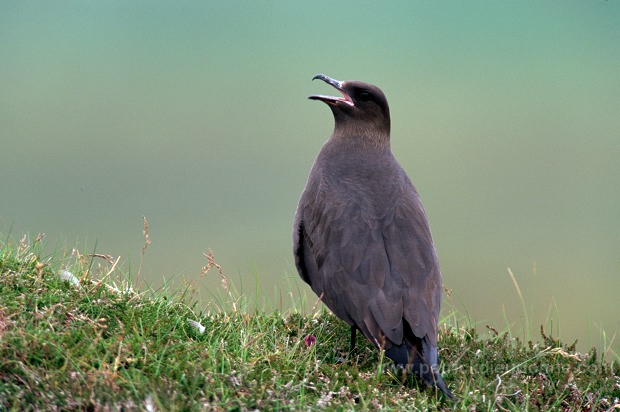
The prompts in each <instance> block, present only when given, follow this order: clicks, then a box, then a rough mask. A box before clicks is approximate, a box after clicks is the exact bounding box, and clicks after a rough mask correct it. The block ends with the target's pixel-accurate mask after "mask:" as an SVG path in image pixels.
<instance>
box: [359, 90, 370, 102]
mask: <svg viewBox="0 0 620 412" xmlns="http://www.w3.org/2000/svg"><path fill="white" fill-rule="evenodd" d="M359 98H360V99H362V100H370V92H369V91H368V90H362V91H360V92H359Z"/></svg>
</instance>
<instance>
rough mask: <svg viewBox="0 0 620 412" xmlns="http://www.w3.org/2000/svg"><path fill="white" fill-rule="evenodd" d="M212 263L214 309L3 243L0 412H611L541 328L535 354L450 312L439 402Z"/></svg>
mask: <svg viewBox="0 0 620 412" xmlns="http://www.w3.org/2000/svg"><path fill="white" fill-rule="evenodd" d="M145 226H146V225H145ZM145 235H146V233H145ZM207 258H208V259H209V264H208V265H207V267H205V274H206V273H207V272H208V271H209V270H211V269H213V268H215V269H216V270H218V271H219V276H221V277H222V280H223V286H225V287H226V288H225V289H223V290H224V291H225V293H224V295H223V296H224V297H225V300H224V301H222V302H220V304H219V305H218V306H215V307H211V308H210V309H209V310H205V309H201V308H199V307H198V304H197V302H196V301H195V300H193V298H192V297H191V295H190V294H189V293H187V289H172V288H169V287H166V286H165V287H163V288H161V289H159V290H158V291H153V290H150V289H147V290H145V291H142V292H138V291H136V290H134V289H133V288H132V283H131V281H130V279H128V278H127V276H126V275H124V274H123V273H121V272H120V269H119V268H118V266H117V264H118V260H116V261H115V260H113V259H112V258H111V257H107V256H102V255H81V254H79V252H76V251H74V253H72V255H71V256H69V257H63V256H60V255H59V254H53V255H51V256H45V255H44V253H43V248H42V246H41V241H40V239H37V240H35V241H32V242H26V241H25V239H23V240H22V241H21V242H17V243H14V242H10V241H8V240H7V241H5V242H4V243H3V244H2V245H0V410H7V411H22V410H68V411H70V410H87V411H108V410H110V411H117V410H123V411H127V410H147V411H176V410H183V411H186V410H188V411H193V410H207V411H210V410H215V411H219V410H237V411H245V410H255V409H258V410H315V409H324V410H376V409H384V410H399V411H400V410H463V411H496V410H498V411H521V410H533V411H535V410H541V411H542V410H544V411H547V410H562V411H565V410H570V411H576V410H587V411H609V410H619V409H620V400H619V399H618V398H620V377H619V374H620V371H619V370H620V362H619V361H618V360H617V359H616V360H614V361H613V362H606V361H604V360H603V359H602V357H601V356H599V355H598V354H597V351H596V350H594V349H593V350H591V351H590V352H589V353H587V354H580V353H577V352H576V351H575V348H574V345H564V344H562V343H561V342H559V341H558V340H557V339H555V338H553V337H552V336H550V335H548V334H546V333H545V331H544V330H542V329H541V337H540V341H539V342H538V343H535V342H522V341H520V340H519V339H516V338H514V337H512V336H511V334H510V333H508V332H503V333H499V332H496V330H495V329H494V328H492V327H489V329H488V330H490V331H491V332H492V336H491V337H490V338H484V339H483V338H480V337H479V331H478V330H476V329H475V328H474V327H472V326H471V325H470V322H469V321H468V319H467V318H466V317H464V316H463V315H461V314H459V313H457V312H454V311H453V312H451V313H450V314H449V315H448V316H447V317H446V318H444V319H442V321H441V324H442V327H441V331H440V358H441V360H442V365H441V369H442V373H443V376H444V379H445V381H446V382H447V383H448V385H449V386H450V388H451V389H452V391H453V392H454V393H455V394H456V395H457V396H458V399H457V400H456V401H455V402H451V401H447V400H445V399H444V398H443V397H442V396H441V395H440V394H438V393H437V392H436V391H435V390H432V389H428V388H426V387H425V386H424V385H423V384H420V382H419V381H417V380H416V379H414V378H412V377H404V376H401V375H400V373H399V372H397V371H395V370H393V369H392V368H391V367H390V362H389V360H385V359H383V357H382V356H381V354H380V353H379V352H378V351H376V350H375V349H374V348H373V347H371V346H370V345H369V344H368V342H366V341H365V340H364V339H363V338H362V337H360V338H359V339H358V342H357V345H358V349H357V351H356V353H355V354H353V355H349V354H347V348H348V345H349V342H348V339H349V329H348V327H347V326H346V325H345V324H344V323H343V322H341V321H340V320H338V319H336V318H335V317H333V316H332V315H331V314H329V313H327V312H326V311H324V310H322V309H313V310H312V311H310V312H309V313H303V312H301V311H300V310H295V309H292V310H290V311H287V312H284V313H282V312H278V311H275V312H272V313H266V312H264V311H253V310H251V309H248V308H249V307H250V305H247V304H246V300H245V299H246V298H245V297H243V296H239V295H238V294H236V293H235V292H234V290H233V288H232V285H230V282H229V281H228V279H227V278H226V277H225V276H224V274H223V273H222V269H221V267H219V266H218V265H217V263H216V262H215V260H214V259H213V255H212V254H209V255H207ZM60 271H65V272H60ZM59 273H62V276H63V278H65V279H66V280H63V279H61V277H60V275H59ZM67 273H68V274H67ZM213 273H214V272H211V273H210V274H209V276H211V275H212V274H213ZM69 275H73V276H74V277H75V279H73V278H71V277H70V276H69ZM76 280H77V282H76ZM78 282H79V284H78ZM482 332H484V334H485V335H486V334H487V330H484V331H482ZM482 332H480V333H482ZM358 335H359V334H358ZM343 359H344V361H342V360H343Z"/></svg>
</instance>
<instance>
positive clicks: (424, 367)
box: [385, 343, 454, 399]
mask: <svg viewBox="0 0 620 412" xmlns="http://www.w3.org/2000/svg"><path fill="white" fill-rule="evenodd" d="M407 346H408V345H406V344H405V343H403V344H402V345H398V346H396V345H393V346H392V347H391V348H389V349H387V350H386V351H385V355H386V356H387V357H388V358H390V359H392V360H393V361H394V363H396V365H398V366H400V367H403V368H405V369H407V371H408V372H413V373H415V374H416V375H417V376H419V377H420V378H422V380H423V381H424V382H425V383H426V384H427V385H428V386H431V387H433V386H434V387H437V388H439V390H441V392H443V394H444V395H445V396H446V397H447V398H449V399H454V395H453V394H452V392H450V389H448V386H447V385H446V383H445V382H444V380H443V378H442V377H441V374H440V373H439V371H438V370H437V365H436V364H435V365H433V364H431V363H430V362H429V361H428V360H427V358H426V357H425V356H423V355H422V353H421V351H420V350H418V349H417V348H415V347H414V348H408V347H407ZM422 346H425V345H422ZM411 356H413V359H411Z"/></svg>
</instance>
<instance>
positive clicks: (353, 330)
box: [350, 325, 357, 352]
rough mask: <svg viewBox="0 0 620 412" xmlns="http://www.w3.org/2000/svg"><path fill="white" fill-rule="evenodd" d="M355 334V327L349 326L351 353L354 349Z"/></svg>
mask: <svg viewBox="0 0 620 412" xmlns="http://www.w3.org/2000/svg"><path fill="white" fill-rule="evenodd" d="M355 332H357V326H355V325H353V326H351V350H350V351H351V352H353V349H355Z"/></svg>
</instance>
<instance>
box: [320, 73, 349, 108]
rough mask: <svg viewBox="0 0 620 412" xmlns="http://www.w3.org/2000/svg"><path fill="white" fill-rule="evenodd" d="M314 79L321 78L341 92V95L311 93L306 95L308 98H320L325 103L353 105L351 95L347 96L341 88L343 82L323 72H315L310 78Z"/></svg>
mask: <svg viewBox="0 0 620 412" xmlns="http://www.w3.org/2000/svg"><path fill="white" fill-rule="evenodd" d="M315 79H319V80H323V81H324V82H325V83H327V84H329V85H332V86H333V87H334V88H335V89H336V90H338V91H339V92H340V93H341V94H342V97H334V96H324V95H322V94H313V95H312V96H308V99H312V100H321V101H324V102H325V103H327V104H338V103H344V104H348V105H349V106H355V104H354V103H353V100H352V99H351V96H349V95H348V94H347V93H346V92H345V91H344V90H343V89H342V85H343V84H344V82H341V81H339V80H336V79H332V78H331V77H328V76H325V75H324V74H317V75H316V76H314V77H313V78H312V80H315Z"/></svg>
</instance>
